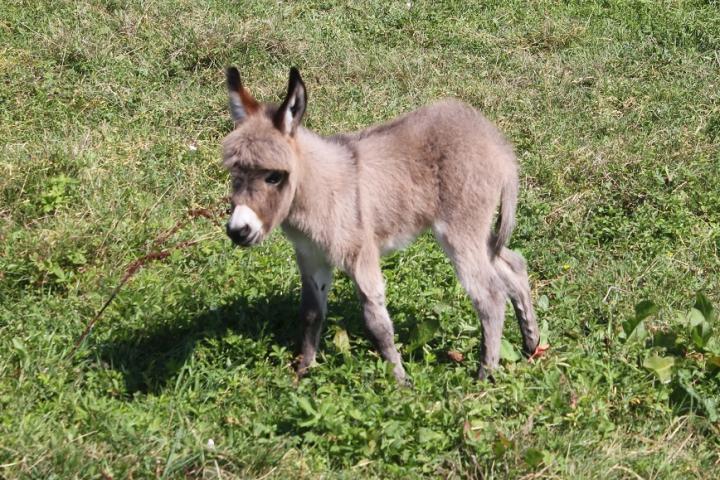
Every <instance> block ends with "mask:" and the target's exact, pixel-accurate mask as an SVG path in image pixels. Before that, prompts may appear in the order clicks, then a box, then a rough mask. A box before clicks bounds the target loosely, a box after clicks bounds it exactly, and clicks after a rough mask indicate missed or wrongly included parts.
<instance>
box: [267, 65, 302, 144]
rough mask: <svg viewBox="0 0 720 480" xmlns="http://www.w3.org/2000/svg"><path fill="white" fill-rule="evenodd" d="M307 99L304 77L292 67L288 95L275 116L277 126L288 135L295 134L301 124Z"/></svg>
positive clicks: (274, 121)
mask: <svg viewBox="0 0 720 480" xmlns="http://www.w3.org/2000/svg"><path fill="white" fill-rule="evenodd" d="M306 101H307V92H306V91H305V84H304V83H303V81H302V78H300V72H298V69H297V68H295V67H292V68H291V69H290V81H289V82H288V92H287V96H286V97H285V101H284V102H283V103H282V105H280V108H278V111H277V112H275V116H274V117H273V123H274V124H275V128H277V129H278V130H280V131H281V132H283V133H284V134H286V135H294V134H295V131H296V130H297V127H298V125H300V120H302V116H303V113H305V104H306Z"/></svg>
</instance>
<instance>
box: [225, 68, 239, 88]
mask: <svg viewBox="0 0 720 480" xmlns="http://www.w3.org/2000/svg"><path fill="white" fill-rule="evenodd" d="M225 76H226V77H227V83H228V86H230V87H233V88H236V87H238V88H239V87H240V85H241V82H240V72H239V71H238V69H237V68H235V67H228V69H227V71H226V72H225Z"/></svg>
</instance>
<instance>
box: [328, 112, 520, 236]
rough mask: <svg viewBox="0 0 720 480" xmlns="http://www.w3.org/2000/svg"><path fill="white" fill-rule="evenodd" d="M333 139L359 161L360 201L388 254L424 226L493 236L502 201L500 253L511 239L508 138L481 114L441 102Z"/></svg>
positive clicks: (513, 168) (513, 180) (513, 188)
mask: <svg viewBox="0 0 720 480" xmlns="http://www.w3.org/2000/svg"><path fill="white" fill-rule="evenodd" d="M331 138H332V139H333V140H334V141H336V142H340V143H342V144H344V145H346V146H347V147H348V148H349V149H350V150H351V151H352V152H353V154H354V156H355V158H356V161H357V163H358V171H357V175H358V184H359V186H360V188H361V195H360V196H359V197H360V201H361V203H362V204H363V205H362V207H363V210H364V211H365V213H366V214H369V215H371V216H372V218H373V227H374V228H375V235H376V238H378V240H379V241H380V244H381V246H382V247H383V250H392V249H394V248H397V247H399V246H402V245H403V244H405V243H406V242H407V241H408V240H411V239H412V238H413V236H414V235H415V234H417V233H418V232H419V231H421V230H423V229H425V228H429V227H433V228H434V229H436V230H438V229H439V230H445V229H446V226H447V225H453V224H457V223H461V224H463V225H472V226H473V233H474V235H475V236H476V237H477V238H489V237H490V230H491V222H492V218H493V216H494V213H495V210H496V208H497V206H498V205H499V204H500V203H501V200H504V202H503V205H502V209H503V211H504V212H505V217H506V218H505V221H506V224H505V225H503V224H502V221H501V222H500V231H499V232H498V236H497V237H495V243H496V246H497V248H500V247H502V246H503V245H504V244H505V242H506V241H507V238H508V237H509V235H510V232H511V230H512V225H513V221H512V216H513V215H514V210H515V203H516V195H517V176H518V173H517V170H518V169H517V162H516V159H515V155H514V153H513V150H512V147H511V146H510V144H509V143H508V142H507V141H506V140H505V137H504V136H503V135H502V134H501V133H500V132H499V131H498V130H497V128H495V126H493V124H492V123H490V121H488V120H487V119H486V118H485V117H484V116H483V115H482V114H481V113H480V112H478V111H477V110H476V109H474V108H472V107H470V106H469V105H467V104H464V103H462V102H459V101H457V100H443V101H440V102H437V103H434V104H432V105H428V106H425V107H422V108H420V109H418V110H415V111H413V112H410V113H408V114H405V115H403V116H401V117H399V118H397V119H395V120H392V121H390V122H387V123H384V124H381V125H377V126H373V127H370V128H367V129H365V130H362V131H360V132H357V133H353V134H345V135H337V136H334V137H331ZM503 192H504V195H503ZM499 237H501V238H499Z"/></svg>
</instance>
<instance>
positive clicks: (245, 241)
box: [231, 233, 262, 248]
mask: <svg viewBox="0 0 720 480" xmlns="http://www.w3.org/2000/svg"><path fill="white" fill-rule="evenodd" d="M231 240H232V242H233V244H234V245H235V246H236V247H243V248H249V247H254V246H255V245H257V244H259V243H260V242H262V234H260V233H254V234H252V235H250V236H249V237H247V238H242V239H235V238H231Z"/></svg>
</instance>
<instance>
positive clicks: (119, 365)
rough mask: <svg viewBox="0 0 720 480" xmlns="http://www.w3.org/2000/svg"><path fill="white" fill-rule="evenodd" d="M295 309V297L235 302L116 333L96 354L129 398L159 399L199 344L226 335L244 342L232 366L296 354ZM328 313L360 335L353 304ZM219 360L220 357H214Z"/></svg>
mask: <svg viewBox="0 0 720 480" xmlns="http://www.w3.org/2000/svg"><path fill="white" fill-rule="evenodd" d="M299 305H300V299H299V297H298V296H296V295H282V296H267V297H263V298H258V299H255V300H254V301H251V302H249V301H248V300H247V299H245V298H238V299H237V300H235V301H234V302H233V303H231V304H228V305H224V306H222V307H219V308H214V309H208V310H206V311H204V312H202V313H200V314H198V315H195V316H189V317H175V318H172V317H170V318H161V319H153V321H152V322H150V321H148V323H152V324H154V325H155V326H153V327H151V328H149V329H135V330H130V331H126V332H125V333H124V334H122V333H121V334H119V335H118V336H117V338H114V339H111V340H110V341H109V342H106V343H104V344H101V345H99V346H98V347H97V350H98V352H99V357H100V359H101V360H102V361H103V362H105V363H107V364H109V366H110V368H112V369H114V370H117V371H120V372H121V373H122V375H123V378H124V381H125V393H126V394H127V395H128V396H130V397H132V395H133V394H135V393H149V394H158V393H160V392H161V391H162V390H164V389H165V388H166V385H167V384H168V383H169V382H170V383H171V382H172V381H173V379H175V378H177V375H178V373H179V371H180V370H181V369H182V367H183V365H185V364H186V362H187V361H188V360H189V358H190V357H191V355H192V354H193V351H194V350H195V349H196V347H197V346H198V344H200V343H202V342H204V341H207V340H210V339H221V338H223V337H225V336H227V335H231V334H232V335H238V336H240V337H243V338H245V339H248V340H249V342H248V343H247V344H245V345H244V347H243V348H245V350H244V351H242V354H243V355H244V356H245V357H246V358H244V359H233V361H235V360H247V361H252V359H253V358H260V359H265V358H267V354H268V352H269V351H270V349H271V348H272V346H275V345H277V346H281V347H285V348H286V349H288V350H290V351H292V352H297V348H296V347H297V343H298V339H299V338H300V334H301V327H300V322H299V321H298V318H299V317H298V311H299ZM177 308H178V310H179V311H182V310H184V309H183V308H182V307H177ZM329 310H330V315H331V316H341V317H342V318H343V319H344V321H343V326H344V327H345V328H347V330H348V331H349V332H350V333H351V335H353V336H355V337H356V338H357V337H358V336H364V329H363V327H362V321H361V318H360V315H361V313H360V309H359V305H358V302H357V300H356V299H354V298H353V299H350V298H342V299H339V300H336V301H335V302H331V304H330V305H329ZM325 327H326V328H327V325H325ZM320 348H321V349H323V348H326V347H324V346H323V345H321V346H320ZM218 358H225V356H224V355H222V354H221V353H218Z"/></svg>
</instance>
